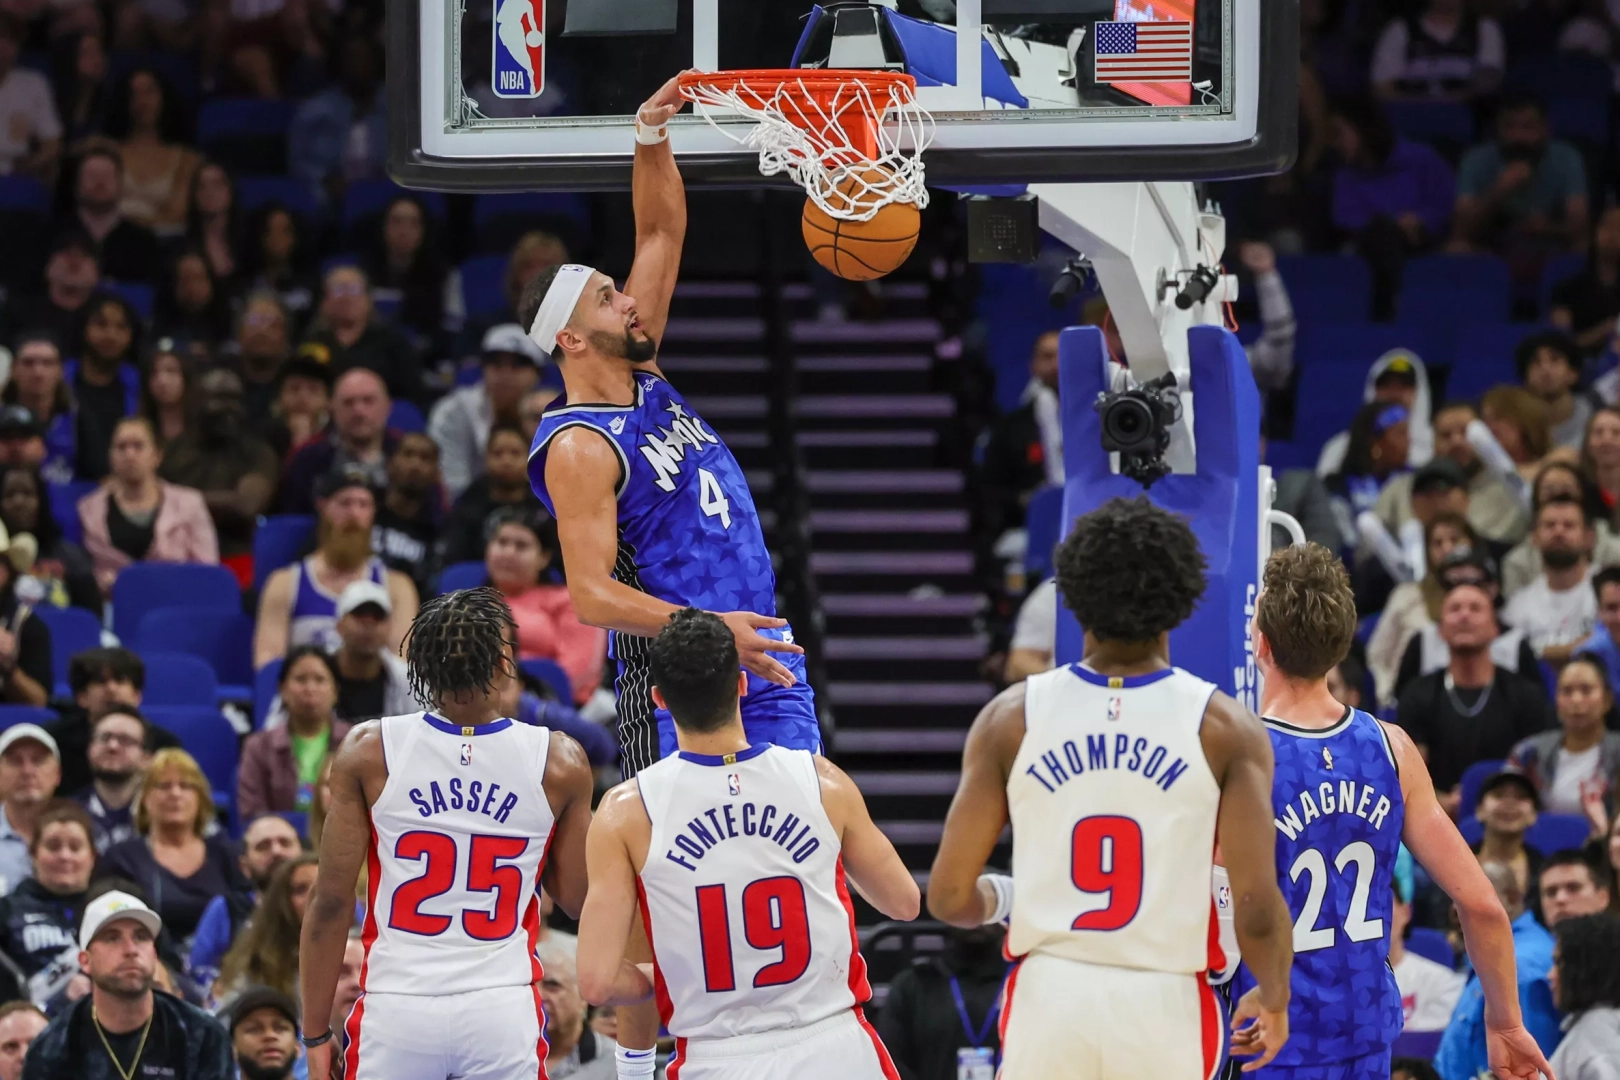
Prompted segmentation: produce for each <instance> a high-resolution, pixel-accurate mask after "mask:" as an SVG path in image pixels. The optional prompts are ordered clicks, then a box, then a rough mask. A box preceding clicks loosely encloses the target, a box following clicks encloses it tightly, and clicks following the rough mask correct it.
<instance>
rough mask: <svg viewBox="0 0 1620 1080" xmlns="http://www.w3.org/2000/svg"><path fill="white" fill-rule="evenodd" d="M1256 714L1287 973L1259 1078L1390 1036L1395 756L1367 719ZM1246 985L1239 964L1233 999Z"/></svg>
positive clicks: (1384, 1045)
mask: <svg viewBox="0 0 1620 1080" xmlns="http://www.w3.org/2000/svg"><path fill="white" fill-rule="evenodd" d="M1263 719H1264V720H1265V724H1266V728H1267V729H1268V731H1269V732H1270V734H1271V745H1272V749H1273V751H1274V752H1275V754H1276V758H1277V771H1276V780H1275V782H1274V783H1273V785H1272V794H1271V802H1272V810H1273V813H1274V814H1275V815H1276V819H1275V820H1276V825H1277V882H1278V884H1279V885H1281V886H1282V892H1283V896H1285V897H1286V898H1287V900H1288V910H1289V911H1290V912H1292V913H1293V916H1294V969H1293V976H1292V980H1291V984H1290V985H1291V989H1292V991H1293V997H1292V1000H1291V1002H1290V1004H1289V1006H1288V1025H1289V1036H1288V1044H1287V1045H1286V1046H1284V1047H1283V1049H1282V1053H1280V1054H1278V1055H1277V1058H1276V1060H1275V1061H1274V1062H1273V1063H1272V1064H1271V1065H1270V1066H1268V1067H1267V1068H1266V1069H1263V1070H1261V1072H1260V1073H1259V1074H1257V1075H1259V1076H1267V1075H1270V1073H1271V1071H1272V1070H1273V1069H1279V1068H1300V1067H1302V1066H1304V1067H1309V1066H1318V1065H1324V1064H1329V1063H1334V1062H1342V1061H1348V1060H1350V1059H1352V1058H1358V1057H1362V1056H1365V1055H1368V1054H1379V1053H1387V1052H1388V1050H1389V1047H1390V1045H1391V1044H1392V1043H1393V1042H1394V1041H1395V1037H1396V1036H1397V1035H1399V1034H1400V1031H1401V1022H1402V1018H1401V995H1400V991H1399V990H1398V989H1397V988H1396V986H1395V976H1394V973H1393V972H1391V971H1390V969H1389V963H1388V958H1389V934H1390V926H1391V908H1392V906H1393V899H1394V897H1393V893H1392V891H1391V890H1392V884H1393V881H1394V873H1395V859H1396V856H1397V855H1398V854H1399V851H1400V844H1401V828H1402V825H1403V823H1404V821H1405V818H1406V810H1405V804H1404V802H1403V801H1402V799H1401V779H1400V774H1399V772H1398V771H1397V770H1396V767H1395V753H1394V750H1393V749H1392V748H1391V746H1390V744H1389V740H1388V738H1387V736H1385V734H1384V729H1383V728H1382V727H1381V726H1380V725H1379V723H1378V721H1377V720H1375V719H1374V718H1373V717H1371V716H1369V715H1367V714H1366V713H1364V712H1361V711H1360V710H1356V709H1347V710H1345V717H1344V719H1343V720H1341V721H1339V722H1338V723H1337V724H1334V725H1333V726H1332V727H1330V728H1321V729H1311V728H1301V727H1295V726H1294V725H1292V724H1288V723H1285V722H1284V721H1281V720H1275V719H1271V718H1269V717H1268V718H1263ZM1253 985H1254V978H1253V976H1252V975H1251V974H1250V973H1249V970H1248V969H1247V968H1246V967H1245V968H1242V969H1240V970H1239V972H1238V976H1237V980H1236V985H1235V993H1236V994H1242V993H1243V992H1245V991H1247V990H1248V989H1249V987H1251V986H1253ZM1384 1075H1386V1076H1387V1075H1388V1071H1387V1069H1386V1070H1385V1073H1384Z"/></svg>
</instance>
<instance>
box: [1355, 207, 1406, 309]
mask: <svg viewBox="0 0 1620 1080" xmlns="http://www.w3.org/2000/svg"><path fill="white" fill-rule="evenodd" d="M1355 244H1356V251H1357V252H1358V253H1359V254H1360V255H1361V257H1362V258H1363V259H1364V260H1366V262H1367V265H1368V267H1370V268H1371V269H1372V286H1373V318H1375V319H1389V318H1392V317H1393V316H1394V314H1395V294H1396V293H1397V292H1398V291H1400V287H1401V267H1403V266H1405V265H1406V260H1407V259H1409V258H1411V257H1412V256H1413V255H1414V254H1416V253H1417V248H1416V247H1415V246H1414V245H1413V244H1412V240H1411V238H1410V237H1409V236H1407V235H1406V230H1405V229H1403V228H1401V227H1400V226H1399V225H1397V224H1396V223H1395V221H1394V219H1392V218H1387V217H1375V218H1373V219H1372V221H1370V222H1368V223H1367V225H1366V227H1365V228H1363V229H1362V230H1361V232H1359V233H1357V234H1356V236H1355Z"/></svg>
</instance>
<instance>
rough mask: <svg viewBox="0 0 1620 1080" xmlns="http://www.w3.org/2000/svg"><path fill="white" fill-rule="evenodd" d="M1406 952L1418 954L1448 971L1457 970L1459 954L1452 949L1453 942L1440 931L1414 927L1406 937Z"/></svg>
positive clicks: (1425, 927)
mask: <svg viewBox="0 0 1620 1080" xmlns="http://www.w3.org/2000/svg"><path fill="white" fill-rule="evenodd" d="M1406 951H1407V952H1410V953H1416V954H1417V955H1419V956H1421V957H1423V958H1424V959H1426V960H1433V961H1434V962H1435V963H1437V964H1440V965H1441V966H1443V967H1445V968H1446V969H1447V970H1448V971H1455V970H1456V968H1457V954H1456V953H1455V952H1453V951H1452V949H1451V942H1450V941H1448V940H1446V935H1445V934H1444V933H1443V932H1442V931H1439V930H1431V929H1429V928H1428V927H1427V926H1414V927H1412V928H1411V929H1410V930H1409V931H1407V935H1406Z"/></svg>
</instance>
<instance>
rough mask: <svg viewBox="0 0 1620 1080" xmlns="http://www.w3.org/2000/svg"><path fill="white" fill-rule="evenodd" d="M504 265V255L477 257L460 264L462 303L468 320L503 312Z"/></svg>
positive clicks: (505, 263)
mask: <svg viewBox="0 0 1620 1080" xmlns="http://www.w3.org/2000/svg"><path fill="white" fill-rule="evenodd" d="M507 262H508V259H507V257H506V256H505V255H477V256H474V257H473V258H471V259H468V260H467V261H466V262H464V263H462V264H461V300H462V303H463V304H464V305H465V306H466V308H467V315H468V317H469V318H479V317H481V316H485V315H493V314H495V313H496V312H498V311H501V310H504V309H505V307H506V266H507Z"/></svg>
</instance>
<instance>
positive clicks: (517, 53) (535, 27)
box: [489, 0, 546, 98]
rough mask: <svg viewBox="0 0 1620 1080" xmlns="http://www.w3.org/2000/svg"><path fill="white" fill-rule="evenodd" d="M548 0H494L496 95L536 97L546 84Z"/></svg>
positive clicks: (493, 79) (492, 75)
mask: <svg viewBox="0 0 1620 1080" xmlns="http://www.w3.org/2000/svg"><path fill="white" fill-rule="evenodd" d="M545 51H546V0H495V47H494V70H493V71H492V72H490V78H489V82H490V86H492V87H493V88H494V90H495V96H496V97H503V98H534V97H539V96H540V94H541V92H542V91H544V90H545V88H546V65H545Z"/></svg>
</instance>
